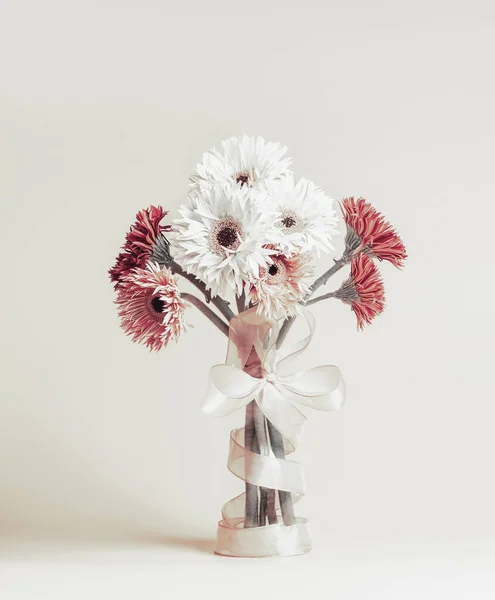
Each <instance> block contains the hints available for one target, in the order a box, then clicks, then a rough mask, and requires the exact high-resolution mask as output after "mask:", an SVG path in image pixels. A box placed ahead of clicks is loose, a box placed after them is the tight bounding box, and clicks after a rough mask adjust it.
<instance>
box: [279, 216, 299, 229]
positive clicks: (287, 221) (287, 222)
mask: <svg viewBox="0 0 495 600" xmlns="http://www.w3.org/2000/svg"><path fill="white" fill-rule="evenodd" d="M295 224H296V220H295V219H294V217H284V218H283V219H282V225H283V226H284V227H285V228H286V229H290V228H291V227H294V225H295Z"/></svg>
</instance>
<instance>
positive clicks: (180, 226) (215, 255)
mask: <svg viewBox="0 0 495 600" xmlns="http://www.w3.org/2000/svg"><path fill="white" fill-rule="evenodd" d="M259 202H267V199H266V197H265V196H264V195H262V194H260V192H256V191H255V190H253V189H251V188H249V187H242V188H241V187H237V186H233V185H232V184H231V183H230V184H229V185H219V186H216V187H210V188H205V189H203V190H202V191H201V192H199V191H196V192H191V194H190V197H189V202H188V204H187V205H182V206H181V207H180V208H179V214H180V215H181V218H179V219H176V220H175V221H174V230H175V235H174V237H173V239H172V246H173V248H174V258H175V260H176V261H177V262H178V263H179V264H180V265H181V266H182V268H183V269H184V270H185V271H187V272H188V273H192V274H193V275H195V276H196V277H197V278H198V279H201V280H202V281H204V282H205V284H206V287H207V288H208V289H210V290H211V293H212V295H213V296H216V295H218V294H220V295H221V296H225V295H226V294H227V292H228V290H229V289H232V290H235V291H236V293H237V294H239V295H240V293H241V292H242V289H243V282H246V281H249V280H250V279H251V278H252V277H253V276H255V275H258V272H259V268H260V267H264V266H266V264H267V262H268V261H269V256H270V254H271V253H272V251H271V250H270V249H267V248H264V247H263V244H264V243H265V242H266V240H265V235H266V231H267V229H268V216H267V213H266V212H264V211H262V210H260V209H259V204H258V203H259Z"/></svg>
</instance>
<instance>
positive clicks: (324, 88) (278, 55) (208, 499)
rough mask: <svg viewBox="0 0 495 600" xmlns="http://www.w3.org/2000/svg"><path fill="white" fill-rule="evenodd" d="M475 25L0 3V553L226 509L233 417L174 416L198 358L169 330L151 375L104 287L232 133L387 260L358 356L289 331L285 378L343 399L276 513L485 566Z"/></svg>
mask: <svg viewBox="0 0 495 600" xmlns="http://www.w3.org/2000/svg"><path fill="white" fill-rule="evenodd" d="M494 16H495V11H494V9H493V4H492V3H491V2H476V1H475V2H452V1H449V2H442V1H439V0H436V1H428V2H426V1H423V0H420V1H418V2H414V3H405V2H392V1H390V2H384V1H378V2H365V1H362V0H361V1H356V2H341V1H339V2H324V1H320V2H317V1H313V0H309V1H307V2H287V1H283V2H282V1H279V0H275V1H268V2H267V1H266V0H265V1H258V0H254V1H252V2H249V3H234V2H230V1H223V0H213V1H212V2H200V1H185V2H177V3H172V2H153V1H150V0H144V1H140V2H138V1H137V0H130V1H126V2H116V1H111V0H98V1H94V0H87V1H86V2H84V3H83V2H62V1H59V2H56V1H54V0H46V1H45V2H32V1H31V2H22V1H21V2H6V3H1V5H0V66H1V69H0V72H1V79H0V198H1V215H0V228H1V232H0V244H1V246H2V254H1V256H2V267H1V290H2V292H1V294H0V305H1V320H0V328H1V356H0V369H1V400H0V533H1V534H2V535H4V536H11V535H54V536H57V535H63V536H65V535H68V536H72V535H90V536H96V537H106V536H108V537H112V536H116V537H119V536H124V537H125V536H129V535H141V534H143V535H155V534H156V535H165V534H166V535H176V534H177V535H180V534H189V535H200V536H201V535H205V536H213V535H214V532H215V527H216V521H217V520H218V518H219V515H220V509H221V506H222V504H223V502H225V501H226V500H227V499H228V498H229V497H231V496H233V495H235V494H236V493H239V492H240V491H241V489H242V484H241V482H240V481H238V480H235V478H234V477H232V476H231V475H230V474H229V473H228V472H227V470H226V468H225V462H226V458H227V450H228V436H229V430H230V429H231V428H232V427H234V426H239V425H240V424H241V423H242V421H243V416H242V414H238V415H234V416H232V417H229V418H227V419H223V420H214V419H210V418H207V417H206V416H204V415H203V414H202V413H201V412H200V410H199V404H200V401H201V399H202V397H203V394H204V391H205V388H206V382H207V376H208V370H209V367H210V366H211V365H212V364H215V363H218V362H222V361H223V359H224V355H225V350H226V341H225V339H224V338H223V337H222V336H221V334H220V333H219V332H217V331H216V330H215V329H214V328H213V326H212V325H211V324H210V323H209V322H207V321H206V320H204V319H203V318H202V316H201V315H200V314H199V313H197V312H196V313H195V312H194V310H193V309H191V310H190V311H189V314H188V321H189V322H190V323H191V324H192V325H193V326H194V327H193V328H191V330H190V331H189V332H188V333H187V335H184V336H183V338H182V339H181V340H180V342H179V344H178V345H172V346H170V347H169V348H168V349H167V350H165V351H163V352H162V353H160V354H158V355H150V354H149V353H148V352H147V350H146V349H145V348H144V347H142V346H137V345H133V344H132V343H131V342H130V340H129V339H128V338H126V337H125V336H124V334H123V333H122V331H121V330H120V329H119V324H118V318H117V314H116V310H115V307H114V306H113V291H112V287H111V285H110V282H109V281H108V278H107V273H106V271H107V269H108V268H109V266H111V264H112V263H113V260H114V257H115V255H116V254H117V252H118V250H119V246H120V244H121V243H122V241H123V236H124V234H125V232H126V230H127V228H128V226H129V225H130V223H131V222H132V221H133V219H134V215H135V213H136V212H137V211H138V210H139V209H140V208H143V207H146V206H148V205H150V204H162V205H163V206H164V207H166V208H167V209H169V210H170V212H171V214H172V215H174V214H175V213H176V210H177V207H178V206H179V204H180V203H181V202H183V201H184V200H185V197H186V194H187V183H188V176H189V174H190V172H191V171H192V169H193V167H194V165H195V163H196V162H197V161H199V160H200V158H201V153H202V152H203V151H205V150H207V149H208V148H210V147H212V146H213V145H214V144H219V142H220V141H221V140H222V139H225V138H227V137H229V136H232V135H240V134H242V133H247V134H249V135H258V134H259V135H263V136H264V137H265V138H266V139H267V140H277V141H280V142H282V143H284V144H286V145H287V146H288V147H289V153H290V154H291V156H292V157H293V159H294V162H293V168H294V170H295V172H296V174H297V175H298V176H305V177H308V178H310V179H312V180H314V181H315V182H316V183H317V184H318V185H320V186H322V187H323V188H324V189H325V190H326V191H327V192H328V193H329V194H330V195H331V196H332V197H334V198H335V199H340V198H342V197H344V196H348V195H355V196H359V195H362V196H365V197H366V198H368V199H369V201H370V202H372V203H373V204H374V205H375V206H376V207H377V208H378V209H379V210H380V211H382V212H383V213H384V214H385V215H386V217H387V219H389V220H390V221H391V222H392V223H393V224H394V225H395V226H396V227H397V228H398V230H399V232H400V234H401V236H402V238H403V240H404V242H405V244H406V246H407V249H408V252H409V257H410V258H409V260H408V261H407V264H406V268H405V269H404V270H403V272H399V271H396V270H395V269H394V268H393V267H392V266H390V265H388V264H384V265H383V266H382V269H383V274H384V279H385V285H386V293H387V303H388V307H387V309H386V311H385V312H384V314H383V315H382V316H380V317H379V318H378V319H377V320H376V321H375V323H374V324H373V325H372V326H371V327H369V328H367V329H366V330H365V331H364V332H363V333H358V332H357V331H356V327H355V319H354V316H353V314H352V313H351V312H350V311H349V310H348V309H347V308H346V307H344V306H343V305H341V304H338V303H336V302H335V303H331V302H328V303H321V304H318V305H317V306H316V307H315V308H314V311H313V312H314V315H315V317H316V319H317V323H318V326H317V333H316V336H315V339H314V341H313V344H312V346H311V347H310V349H308V351H307V353H306V355H305V356H304V359H303V361H302V362H303V364H304V365H306V366H315V365H317V364H324V363H333V364H336V365H338V366H339V367H340V368H341V370H342V372H343V374H344V377H345V379H346V381H347V385H348V396H347V404H346V406H345V407H344V409H343V410H342V411H341V412H340V413H337V414H320V413H316V412H315V413H311V414H309V415H308V416H309V420H308V423H307V426H306V429H305V436H304V438H303V441H302V444H301V446H300V449H299V450H298V453H297V458H298V459H299V460H300V461H302V462H303V464H304V467H305V471H306V475H307V479H308V487H309V491H308V495H307V496H306V498H305V499H304V500H303V501H302V503H301V505H300V507H299V508H298V511H299V513H300V514H303V515H307V516H309V517H310V518H311V521H312V524H313V529H314V531H315V536H321V535H329V536H332V537H333V538H335V539H342V540H353V539H364V540H377V539H379V540H387V539H396V538H401V539H409V538H411V539H412V538H418V537H421V538H425V539H430V538H431V539H444V540H452V541H455V540H457V539H464V540H466V539H467V540H471V539H481V540H484V539H492V540H493V538H494V536H495V520H494V516H493V506H494V504H495V483H494V478H493V462H494V453H495V435H494V423H495V402H494V396H495V394H494V392H493V374H494V366H495V365H494V360H493V359H494V352H493V333H494V331H493V315H492V307H493V296H492V294H493V265H492V248H493V223H494V220H495V210H494V204H495V200H494V199H495V184H494V178H493V165H494V159H495V156H494V150H493V146H494V142H493V140H494V134H495V121H494V116H493V107H494V104H495V83H494V78H493V57H494V50H495V44H494V34H495V27H494ZM341 230H342V228H341ZM342 243H343V238H342V237H341V238H340V239H338V240H337V249H338V251H340V250H341V249H342ZM330 260H331V258H329V259H328V261H330ZM323 266H324V265H323V264H321V265H320V267H321V268H323ZM184 289H186V288H184Z"/></svg>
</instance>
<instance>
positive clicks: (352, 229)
mask: <svg viewBox="0 0 495 600" xmlns="http://www.w3.org/2000/svg"><path fill="white" fill-rule="evenodd" d="M341 209H342V214H343V216H344V220H345V222H346V225H347V234H346V238H345V245H346V253H347V254H348V255H349V256H353V255H356V254H357V253H359V252H365V253H366V254H368V255H369V256H372V257H374V258H378V259H379V260H388V261H389V262H391V263H392V264H393V265H394V266H396V267H402V265H403V262H404V261H405V259H406V258H407V254H406V249H405V247H404V244H403V243H402V240H401V239H400V237H399V236H398V234H397V232H396V231H395V229H394V228H393V227H392V225H390V223H388V222H387V221H385V217H384V216H383V215H381V214H380V213H379V212H378V211H377V210H376V209H375V208H373V206H371V204H370V203H369V202H367V201H366V200H365V199H364V198H358V200H355V199H354V198H345V199H344V200H343V201H342V203H341Z"/></svg>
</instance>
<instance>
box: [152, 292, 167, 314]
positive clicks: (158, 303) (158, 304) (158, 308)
mask: <svg viewBox="0 0 495 600" xmlns="http://www.w3.org/2000/svg"><path fill="white" fill-rule="evenodd" d="M151 306H152V307H153V310H154V311H155V312H157V313H162V312H163V308H164V306H165V302H164V301H163V300H160V298H159V297H158V296H154V297H153V298H152V299H151Z"/></svg>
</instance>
